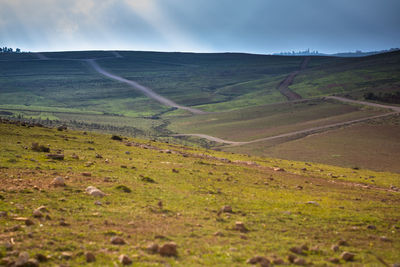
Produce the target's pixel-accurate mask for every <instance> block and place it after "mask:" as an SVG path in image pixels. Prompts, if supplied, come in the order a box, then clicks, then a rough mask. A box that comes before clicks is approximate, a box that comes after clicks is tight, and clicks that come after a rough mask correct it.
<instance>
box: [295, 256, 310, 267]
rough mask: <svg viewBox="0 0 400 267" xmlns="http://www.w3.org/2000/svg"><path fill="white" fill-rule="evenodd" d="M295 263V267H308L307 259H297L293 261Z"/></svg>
mask: <svg viewBox="0 0 400 267" xmlns="http://www.w3.org/2000/svg"><path fill="white" fill-rule="evenodd" d="M293 263H294V264H295V265H301V266H304V265H307V262H306V260H305V259H302V258H297V259H295V260H294V261H293Z"/></svg>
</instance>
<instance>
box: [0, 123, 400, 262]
mask: <svg viewBox="0 0 400 267" xmlns="http://www.w3.org/2000/svg"><path fill="white" fill-rule="evenodd" d="M0 136H1V138H0V167H1V168H0V180H1V183H0V197H1V200H0V211H1V213H0V214H1V216H0V228H1V229H2V231H1V234H0V242H1V243H2V244H3V245H2V246H0V261H1V264H2V265H7V264H12V262H13V261H15V260H17V258H18V255H22V254H21V253H22V252H26V253H27V255H28V257H29V258H31V260H33V259H35V258H37V259H40V260H41V261H44V260H46V262H43V263H42V264H41V265H43V266H52V265H59V264H63V265H69V266H82V265H86V264H87V265H88V266H110V265H117V266H120V264H119V261H118V257H119V256H120V255H121V254H125V255H127V256H129V257H130V258H131V260H132V262H133V263H132V266H165V265H171V266H204V265H208V266H247V264H246V261H248V260H249V259H251V258H252V257H254V256H257V255H259V256H262V257H265V258H266V259H268V260H270V261H274V260H275V261H276V260H278V259H280V260H282V261H283V264H285V265H286V266H287V265H290V261H289V256H290V255H292V256H290V257H295V258H296V261H297V262H300V261H305V262H306V263H307V264H313V265H316V266H322V265H326V264H328V265H331V263H330V260H333V259H337V260H339V263H340V264H341V265H345V264H346V265H349V266H378V265H379V264H381V261H380V260H383V261H384V262H385V263H387V264H390V265H391V264H394V263H398V262H399V261H400V255H399V253H398V251H399V249H400V232H399V227H400V225H399V220H400V217H399V213H398V205H399V204H400V195H399V194H400V193H399V192H398V191H395V190H394V189H396V188H399V187H400V182H399V181H400V177H399V174H395V173H390V172H374V171H369V170H364V169H357V170H355V169H346V168H339V167H335V166H329V165H322V164H314V163H312V164H309V163H306V162H295V161H285V160H277V159H271V158H264V157H249V156H246V155H240V154H230V153H223V152H217V151H212V150H203V149H195V148H190V147H182V146H178V145H172V144H167V143H159V142H152V141H148V140H138V139H132V138H129V139H127V138H125V139H123V141H115V140H112V139H111V135H101V134H96V133H91V132H89V133H86V134H84V133H83V132H75V131H70V130H67V131H61V132H60V131H57V130H56V129H48V128H42V127H30V126H29V125H26V126H17V125H13V124H8V123H0ZM34 142H36V143H39V144H40V145H44V146H46V147H49V148H50V152H51V153H63V154H64V156H65V158H64V160H49V159H47V158H46V154H47V153H42V152H35V151H33V150H31V146H32V143H34ZM128 143H131V144H134V146H127V145H126V144H128ZM96 154H98V155H101V156H102V158H100V157H99V156H96ZM73 155H77V156H78V158H76V157H75V156H73ZM88 162H91V164H89V163H88ZM277 167H279V168H281V169H283V170H280V171H276V170H274V168H277ZM59 176H60V177H62V178H64V180H65V183H66V186H65V187H54V186H53V185H52V184H51V183H52V181H53V179H54V178H55V177H59ZM88 186H95V187H97V188H98V189H100V190H101V191H103V192H104V193H105V194H106V196H104V197H103V198H100V197H95V196H91V195H89V194H87V193H86V192H85V189H86V188H87V187H88ZM391 188H392V189H391ZM396 190H397V189H396ZM226 205H229V206H230V207H231V208H232V212H220V210H221V209H222V207H224V206H226ZM40 206H45V210H43V209H42V212H41V215H42V216H43V217H40V216H39V215H38V214H37V213H35V214H36V215H37V216H39V217H34V215H33V211H34V210H35V209H37V208H38V207H40ZM228 211H229V210H228ZM28 220H29V221H30V223H33V224H30V223H28ZM238 222H242V223H243V225H244V227H245V229H243V228H237V226H236V225H240V224H239V223H238ZM241 229H242V230H241ZM113 237H120V238H122V239H123V240H124V242H125V244H124V245H115V244H112V243H111V239H112V238H113ZM169 242H174V243H175V244H176V245H177V254H176V256H172V257H165V256H162V255H161V254H160V253H157V252H156V253H152V252H151V251H149V250H148V249H147V247H148V246H149V244H151V243H156V244H158V245H160V246H162V245H164V244H165V243H169ZM337 244H339V245H338V249H337V251H334V250H332V248H331V247H332V246H334V245H337ZM303 245H304V246H303ZM300 246H303V248H304V249H300V250H298V253H299V254H296V253H293V252H292V251H293V249H292V248H293V247H300ZM291 249H292V251H291ZM345 251H347V252H350V253H353V254H354V259H353V261H351V262H346V261H345V260H343V259H341V254H342V253H343V252H345ZM88 252H90V253H92V254H93V255H94V256H95V259H96V261H95V262H93V263H86V260H85V254H86V253H88ZM39 254H40V255H41V256H38V255H39ZM275 265H279V264H275Z"/></svg>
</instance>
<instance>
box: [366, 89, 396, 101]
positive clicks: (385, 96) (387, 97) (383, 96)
mask: <svg viewBox="0 0 400 267" xmlns="http://www.w3.org/2000/svg"><path fill="white" fill-rule="evenodd" d="M364 99H367V100H374V101H381V102H385V103H393V104H400V91H397V92H394V93H378V94H374V93H372V92H368V93H365V94H364Z"/></svg>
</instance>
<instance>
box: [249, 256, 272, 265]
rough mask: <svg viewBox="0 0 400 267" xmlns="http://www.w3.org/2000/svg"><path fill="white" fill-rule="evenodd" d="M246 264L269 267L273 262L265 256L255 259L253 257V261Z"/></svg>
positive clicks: (250, 260)
mask: <svg viewBox="0 0 400 267" xmlns="http://www.w3.org/2000/svg"><path fill="white" fill-rule="evenodd" d="M246 263H248V264H260V265H261V266H262V267H268V266H270V264H271V262H270V261H269V260H268V259H267V258H265V257H263V256H255V257H253V258H251V259H248V260H247V261H246Z"/></svg>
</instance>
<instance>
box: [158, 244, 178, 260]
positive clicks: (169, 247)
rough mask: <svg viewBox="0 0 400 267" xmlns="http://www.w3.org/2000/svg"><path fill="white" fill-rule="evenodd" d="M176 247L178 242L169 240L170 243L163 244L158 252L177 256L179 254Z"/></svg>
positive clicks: (162, 254)
mask: <svg viewBox="0 0 400 267" xmlns="http://www.w3.org/2000/svg"><path fill="white" fill-rule="evenodd" d="M176 247H177V245H176V243H174V242H169V243H166V244H164V245H162V246H161V247H160V248H159V249H158V253H160V255H161V256H167V257H176V256H177V255H178V251H177V249H176Z"/></svg>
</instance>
